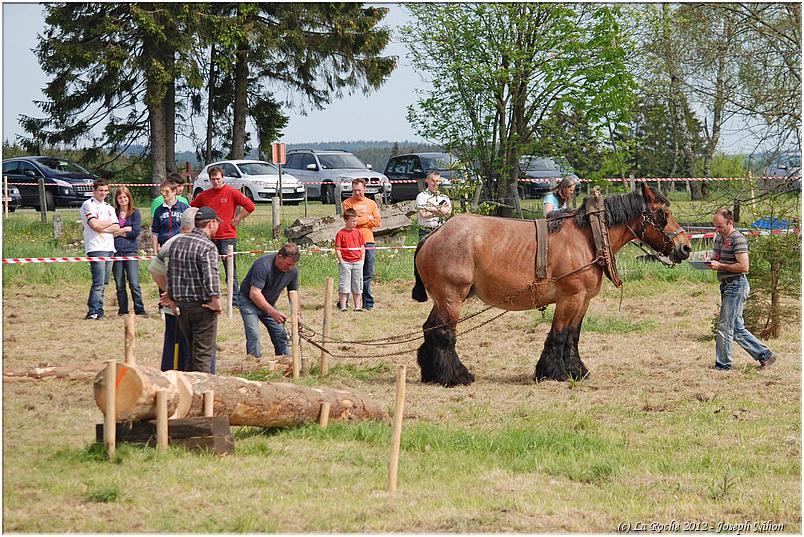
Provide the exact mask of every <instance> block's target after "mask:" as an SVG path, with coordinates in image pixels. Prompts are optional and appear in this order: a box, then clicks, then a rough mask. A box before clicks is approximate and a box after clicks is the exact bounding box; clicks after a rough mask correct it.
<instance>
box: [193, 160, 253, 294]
mask: <svg viewBox="0 0 804 537" xmlns="http://www.w3.org/2000/svg"><path fill="white" fill-rule="evenodd" d="M209 182H210V183H212V188H210V189H208V190H205V191H203V192H202V193H201V194H199V195H198V196H196V197H195V198H193V201H192V202H190V206H192V207H198V208H201V207H210V208H211V209H213V210H214V211H215V213H216V214H217V215H218V219H219V220H220V227H219V228H218V232H217V233H216V234H215V236H214V237H212V242H214V243H215V246H216V247H217V248H218V253H219V254H221V255H226V247H227V246H229V245H230V244H231V245H232V246H233V247H234V249H235V251H237V229H236V228H237V226H238V225H239V224H240V222H242V221H243V220H244V219H245V218H246V217H247V216H248V215H250V214H251V213H252V212H254V209H255V206H254V202H253V201H251V200H250V199H248V198H247V197H246V196H245V195H244V194H243V193H242V192H240V191H239V190H237V189H236V188H232V187H230V186H229V185H227V184H226V183H224V182H223V170H222V169H221V168H218V167H217V166H213V167H212V168H210V169H209ZM238 207H242V208H243V210H242V211H240V214H238V215H237V216H235V212H236V211H237V208H238ZM223 268H224V270H225V271H226V278H227V280H228V278H229V267H228V265H227V264H226V263H224V264H223ZM232 279H233V280H234V289H233V290H232V294H233V296H232V305H233V306H234V307H235V308H239V307H240V303H239V301H238V297H239V296H240V285H239V284H238V282H237V256H235V259H234V277H233V278H232Z"/></svg>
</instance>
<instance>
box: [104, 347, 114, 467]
mask: <svg viewBox="0 0 804 537" xmlns="http://www.w3.org/2000/svg"><path fill="white" fill-rule="evenodd" d="M116 377H117V360H107V361H106V370H105V372H104V383H105V387H106V411H105V412H104V414H105V415H104V418H103V446H104V447H105V448H106V455H107V456H108V457H109V460H110V461H111V460H114V454H115V453H114V451H115V434H116V432H117V429H116V427H117V425H116V421H117V404H116V401H115V390H116V386H115V384H116V382H117V378H116Z"/></svg>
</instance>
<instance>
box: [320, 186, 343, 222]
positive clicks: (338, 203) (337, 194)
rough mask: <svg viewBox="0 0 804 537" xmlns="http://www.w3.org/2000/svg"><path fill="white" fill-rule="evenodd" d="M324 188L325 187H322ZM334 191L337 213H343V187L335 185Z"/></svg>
mask: <svg viewBox="0 0 804 537" xmlns="http://www.w3.org/2000/svg"><path fill="white" fill-rule="evenodd" d="M322 188H323V187H322ZM332 191H333V192H334V193H335V214H336V215H339V214H341V213H343V200H342V199H341V187H340V186H339V187H337V188H335V187H333V188H332Z"/></svg>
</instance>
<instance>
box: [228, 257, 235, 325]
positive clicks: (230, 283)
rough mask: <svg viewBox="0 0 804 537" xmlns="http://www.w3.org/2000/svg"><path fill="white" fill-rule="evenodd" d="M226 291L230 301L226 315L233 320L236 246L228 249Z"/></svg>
mask: <svg viewBox="0 0 804 537" xmlns="http://www.w3.org/2000/svg"><path fill="white" fill-rule="evenodd" d="M226 289H228V291H227V292H228V294H229V299H228V301H227V305H226V308H227V309H226V314H227V315H228V316H229V318H230V319H231V318H232V301H233V300H234V294H233V293H234V245H232V244H230V245H228V246H227V247H226Z"/></svg>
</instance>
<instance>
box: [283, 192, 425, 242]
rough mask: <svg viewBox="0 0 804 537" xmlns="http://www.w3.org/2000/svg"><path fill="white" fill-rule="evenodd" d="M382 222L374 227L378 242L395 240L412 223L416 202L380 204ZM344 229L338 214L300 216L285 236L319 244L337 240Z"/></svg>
mask: <svg viewBox="0 0 804 537" xmlns="http://www.w3.org/2000/svg"><path fill="white" fill-rule="evenodd" d="M379 209H380V217H381V218H382V224H381V225H380V227H379V228H375V229H373V230H372V231H373V233H374V237H375V238H376V239H377V242H381V243H382V242H385V243H388V242H393V236H394V235H396V234H397V233H399V232H401V231H404V230H405V229H406V228H407V227H408V226H410V225H411V224H412V222H411V219H410V217H411V215H413V214H415V212H416V209H415V206H414V202H412V201H411V202H401V203H397V204H394V205H383V206H380V208H379ZM341 229H343V218H341V217H340V216H337V215H333V216H325V217H323V218H299V219H297V220H296V221H295V222H293V224H292V225H291V226H290V227H289V228H287V229H285V236H286V237H287V238H288V239H290V240H292V241H294V242H295V243H297V244H317V245H322V244H324V243H326V242H331V241H334V240H335V235H336V234H337V233H338V231H339V230H341Z"/></svg>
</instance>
